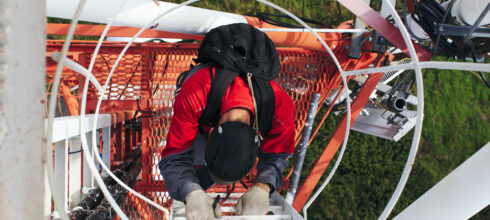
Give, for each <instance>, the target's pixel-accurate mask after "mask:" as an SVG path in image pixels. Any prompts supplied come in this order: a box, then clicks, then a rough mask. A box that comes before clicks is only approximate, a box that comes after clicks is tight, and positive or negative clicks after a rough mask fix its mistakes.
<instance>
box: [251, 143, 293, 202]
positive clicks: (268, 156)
mask: <svg viewBox="0 0 490 220" xmlns="http://www.w3.org/2000/svg"><path fill="white" fill-rule="evenodd" d="M289 157H291V155H290V154H286V153H281V154H278V153H263V152H260V153H259V163H258V164H257V177H256V178H255V182H256V184H257V183H261V184H262V185H259V186H262V187H261V188H263V189H264V190H266V189H265V187H264V185H263V184H267V185H268V186H269V187H272V188H271V189H270V191H269V193H272V192H274V191H276V190H277V189H279V188H280V187H281V186H282V171H283V170H284V168H286V166H287V165H288V162H287V160H286V159H288V158H289ZM266 191H267V190H266Z"/></svg>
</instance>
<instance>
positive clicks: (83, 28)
mask: <svg viewBox="0 0 490 220" xmlns="http://www.w3.org/2000/svg"><path fill="white" fill-rule="evenodd" d="M245 18H246V20H247V22H248V23H249V24H250V25H252V26H254V27H256V28H281V27H278V26H274V25H271V24H268V23H266V22H264V21H261V20H259V19H258V18H255V17H247V16H245ZM69 26H70V25H69V24H55V23H48V24H47V25H46V34H57V35H65V34H66V33H67V32H68V28H69ZM104 28H105V25H89V24H79V25H77V27H76V30H75V35H81V36H100V35H101V34H102V32H103V31H104ZM339 28H346V29H348V28H351V26H348V25H344V26H343V27H339ZM139 30H140V29H139V28H134V27H123V26H113V27H111V28H110V29H109V32H108V33H107V36H108V37H133V36H134V35H135V34H136V33H137V32H138V31H139ZM266 34H267V35H268V36H269V37H270V38H271V40H272V41H273V42H274V43H275V44H276V45H280V46H288V47H299V48H305V49H309V50H315V51H322V52H324V51H325V48H323V46H322V44H321V43H320V42H319V41H318V39H316V37H315V36H314V35H313V34H312V33H307V32H266ZM318 35H320V37H321V38H322V39H323V40H325V42H326V43H327V44H328V46H329V47H331V48H332V49H335V47H337V46H338V45H339V43H340V41H341V40H342V38H341V34H340V33H318ZM140 37H142V38H178V39H195V40H202V39H203V38H204V35H197V34H182V33H175V32H166V31H158V30H146V31H144V32H143V33H142V34H141V35H140Z"/></svg>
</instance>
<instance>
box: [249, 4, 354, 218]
mask: <svg viewBox="0 0 490 220" xmlns="http://www.w3.org/2000/svg"><path fill="white" fill-rule="evenodd" d="M257 1H258V2H261V3H264V4H266V5H269V6H272V7H274V8H275V9H277V10H279V11H281V12H282V13H284V14H286V15H288V16H289V17H291V18H293V19H294V20H295V21H296V22H298V23H300V24H301V25H303V26H304V27H305V28H306V29H308V30H309V31H311V32H312V33H313V35H315V37H316V38H317V39H318V41H320V43H321V44H322V45H323V47H324V48H325V49H326V50H327V52H328V54H329V55H330V56H331V57H332V60H333V61H334V63H335V66H336V67H337V69H338V70H339V73H340V76H341V78H342V83H343V85H344V88H345V89H344V91H343V92H344V95H345V96H346V102H347V126H346V128H345V130H346V131H345V136H344V141H343V144H342V149H341V153H340V155H339V158H338V159H337V162H336V163H335V166H334V168H333V169H332V171H331V172H330V174H329V177H327V180H326V181H325V183H324V184H325V186H326V185H327V184H328V182H329V181H330V179H331V178H332V176H333V175H334V174H335V171H336V170H337V167H338V166H339V164H340V161H341V160H342V156H343V152H344V151H345V148H346V147H347V141H348V140H349V131H350V124H351V121H350V119H351V108H350V102H351V101H350V97H349V92H350V91H349V87H348V86H347V79H346V75H345V74H344V70H343V69H342V66H340V63H339V61H338V59H337V57H336V56H335V54H334V53H333V51H332V50H331V49H330V47H329V46H328V45H327V44H326V43H325V41H324V40H323V39H321V38H320V36H319V35H318V34H317V33H316V32H315V31H314V30H313V29H312V28H311V27H310V26H308V25H307V24H306V23H304V22H303V21H302V20H301V19H299V18H298V17H296V16H295V15H293V14H292V13H290V12H289V11H287V10H285V9H283V8H281V7H279V6H277V5H275V4H273V3H269V2H267V1H265V0H257ZM322 190H323V188H321V189H319V191H322ZM315 199H316V198H312V199H310V200H311V201H312V202H313V201H314V200H315ZM303 213H304V214H305V215H304V217H305V219H306V217H307V216H306V209H303Z"/></svg>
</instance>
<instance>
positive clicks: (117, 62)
mask: <svg viewBox="0 0 490 220" xmlns="http://www.w3.org/2000/svg"><path fill="white" fill-rule="evenodd" d="M197 1H199V0H189V1H186V2H183V3H181V4H179V5H175V6H174V7H172V8H170V9H168V10H166V11H164V12H163V13H160V14H158V16H156V17H154V19H153V20H152V21H150V22H149V23H147V24H146V25H145V26H143V27H142V28H141V29H140V30H139V31H138V33H136V34H135V36H133V38H132V39H131V40H130V41H129V42H128V44H127V45H126V46H125V47H124V49H123V50H122V51H121V53H120V54H119V56H118V58H117V60H116V62H115V63H114V66H113V68H112V69H111V72H110V73H109V75H108V77H107V81H106V83H105V84H104V86H103V91H105V90H107V86H108V84H109V82H110V79H111V77H112V74H113V73H114V71H115V69H116V68H117V66H118V64H119V62H120V60H121V58H122V56H124V54H125V53H126V51H127V50H128V48H129V47H130V46H131V44H132V43H133V42H134V40H135V39H136V38H138V36H139V35H141V33H143V31H145V30H146V29H148V28H149V27H150V24H152V23H154V22H155V21H157V20H160V19H162V18H163V17H165V16H167V15H168V14H171V13H173V12H175V11H176V10H178V9H179V8H181V7H183V6H186V5H189V4H192V3H194V2H197ZM84 100H85V99H84ZM101 104H102V98H101V97H99V99H98V102H97V107H96V110H95V121H97V115H98V114H99V112H100V105H101ZM94 138H95V137H94V136H93V139H92V141H94ZM96 157H97V156H96ZM97 158H98V159H100V158H99V157H97ZM115 180H116V179H115ZM129 189H130V188H129ZM130 191H132V192H133V193H134V194H135V195H137V193H136V192H135V191H134V190H132V189H131V190H130ZM144 200H145V201H147V202H149V203H150V204H152V205H156V206H158V205H157V204H156V203H153V202H151V201H149V200H147V199H146V198H144ZM162 211H164V212H165V214H166V216H167V217H168V214H169V213H168V211H167V210H166V209H163V210H162Z"/></svg>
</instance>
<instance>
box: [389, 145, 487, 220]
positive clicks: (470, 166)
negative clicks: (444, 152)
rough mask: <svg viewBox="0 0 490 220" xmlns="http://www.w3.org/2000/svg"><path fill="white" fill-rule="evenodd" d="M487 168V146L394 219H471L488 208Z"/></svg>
mask: <svg viewBox="0 0 490 220" xmlns="http://www.w3.org/2000/svg"><path fill="white" fill-rule="evenodd" d="M461 147H462V146H461ZM488 167H490V143H487V144H486V145H485V146H484V147H483V148H481V149H480V150H478V151H477V152H476V153H474V154H473V155H472V156H471V157H470V158H468V159H467V160H466V161H464V162H463V163H462V164H461V165H459V166H458V167H457V168H456V169H455V170H453V171H452V172H451V173H449V175H447V176H446V177H444V179H442V180H441V181H439V182H438V183H437V184H436V185H434V186H433V187H432V188H431V189H429V190H428V191H427V192H425V193H424V194H423V195H422V196H421V197H420V198H418V199H417V200H415V201H414V202H413V203H412V204H410V205H409V206H408V207H407V208H406V209H405V210H403V211H402V212H401V213H400V214H398V215H397V216H396V217H395V218H394V219H396V220H411V219H432V220H446V219H469V218H471V216H473V215H475V214H476V213H478V212H479V211H480V210H482V209H483V208H485V207H486V206H488V205H489V204H490V187H488V186H490V172H488V169H487V168H488Z"/></svg>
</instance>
